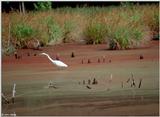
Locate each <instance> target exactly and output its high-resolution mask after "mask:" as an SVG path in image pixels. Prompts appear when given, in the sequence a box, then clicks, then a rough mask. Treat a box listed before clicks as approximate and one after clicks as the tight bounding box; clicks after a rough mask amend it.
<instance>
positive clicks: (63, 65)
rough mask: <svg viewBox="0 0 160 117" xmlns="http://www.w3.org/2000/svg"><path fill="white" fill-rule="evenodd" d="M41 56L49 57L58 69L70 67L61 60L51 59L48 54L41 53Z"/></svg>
mask: <svg viewBox="0 0 160 117" xmlns="http://www.w3.org/2000/svg"><path fill="white" fill-rule="evenodd" d="M40 55H45V56H47V57H48V59H49V60H50V61H51V62H52V63H53V64H54V65H56V66H57V67H61V68H64V67H68V65H66V64H65V63H63V62H62V61H60V60H53V59H51V57H50V56H49V55H48V54H46V53H41V54H40Z"/></svg>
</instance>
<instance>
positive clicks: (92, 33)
mask: <svg viewBox="0 0 160 117" xmlns="http://www.w3.org/2000/svg"><path fill="white" fill-rule="evenodd" d="M84 35H85V37H86V39H85V40H86V43H87V44H100V43H103V42H104V39H105V36H106V27H105V25H104V24H102V23H97V22H94V21H91V23H90V22H89V25H88V26H87V27H86V29H85V30H84Z"/></svg>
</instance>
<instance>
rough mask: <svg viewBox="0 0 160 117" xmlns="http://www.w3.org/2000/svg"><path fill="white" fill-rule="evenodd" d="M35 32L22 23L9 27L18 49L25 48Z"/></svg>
mask: <svg viewBox="0 0 160 117" xmlns="http://www.w3.org/2000/svg"><path fill="white" fill-rule="evenodd" d="M35 33H36V31H35V30H34V29H33V28H32V27H31V26H29V25H27V24H24V23H19V24H15V25H13V26H12V27H11V34H12V35H13V36H14V37H15V38H16V43H17V44H18V45H19V47H20V48H22V47H25V46H26V42H27V41H28V40H29V39H31V38H32V37H33V36H34V35H35Z"/></svg>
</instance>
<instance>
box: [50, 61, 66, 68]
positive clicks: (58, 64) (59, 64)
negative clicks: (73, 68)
mask: <svg viewBox="0 0 160 117" xmlns="http://www.w3.org/2000/svg"><path fill="white" fill-rule="evenodd" d="M53 62H54V64H56V65H57V66H59V67H68V65H66V64H65V63H63V62H62V61H59V60H54V61H53Z"/></svg>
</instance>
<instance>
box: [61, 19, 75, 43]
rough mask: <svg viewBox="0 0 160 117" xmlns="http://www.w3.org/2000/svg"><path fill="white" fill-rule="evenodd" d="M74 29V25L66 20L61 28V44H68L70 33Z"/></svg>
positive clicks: (70, 37) (70, 38)
mask: <svg viewBox="0 0 160 117" xmlns="http://www.w3.org/2000/svg"><path fill="white" fill-rule="evenodd" d="M74 28H75V24H74V22H73V21H70V20H67V21H65V22H64V26H63V29H64V31H63V36H64V38H63V42H64V43H66V42H69V41H70V40H72V32H73V29H74Z"/></svg>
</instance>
